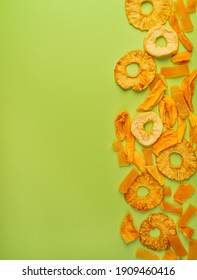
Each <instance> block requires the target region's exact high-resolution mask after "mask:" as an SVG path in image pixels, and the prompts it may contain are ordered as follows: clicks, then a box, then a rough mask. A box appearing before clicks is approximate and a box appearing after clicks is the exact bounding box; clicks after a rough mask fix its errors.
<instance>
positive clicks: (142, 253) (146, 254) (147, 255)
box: [135, 248, 159, 260]
mask: <svg viewBox="0 0 197 280" xmlns="http://www.w3.org/2000/svg"><path fill="white" fill-rule="evenodd" d="M135 255H136V257H137V258H139V259H143V260H159V257H158V256H157V255H156V254H154V253H152V252H150V251H148V250H146V249H143V248H138V249H137V251H136V254H135Z"/></svg>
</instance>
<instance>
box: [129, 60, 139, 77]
mask: <svg viewBox="0 0 197 280" xmlns="http://www.w3.org/2000/svg"><path fill="white" fill-rule="evenodd" d="M126 71H127V73H128V75H129V76H130V77H132V78H135V77H137V76H138V75H139V74H140V72H141V71H140V66H139V64H138V63H137V62H132V63H130V64H129V65H127V67H126Z"/></svg>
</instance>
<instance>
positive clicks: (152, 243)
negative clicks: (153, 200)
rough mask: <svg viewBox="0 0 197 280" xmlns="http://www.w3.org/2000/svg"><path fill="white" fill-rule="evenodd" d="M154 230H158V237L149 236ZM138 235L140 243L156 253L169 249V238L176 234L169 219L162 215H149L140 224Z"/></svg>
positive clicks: (173, 225)
mask: <svg viewBox="0 0 197 280" xmlns="http://www.w3.org/2000/svg"><path fill="white" fill-rule="evenodd" d="M155 228H158V229H159V230H160V235H159V236H158V237H152V236H151V235H150V231H151V230H153V229H155ZM139 234H140V242H141V243H142V244H143V245H144V246H146V247H148V248H150V249H152V250H157V251H161V250H166V249H168V248H169V247H170V241H169V238H170V237H173V236H175V235H176V234H177V232H176V225H175V223H174V221H173V220H172V219H171V218H169V217H168V216H166V215H164V214H162V213H158V214H150V215H149V216H148V218H147V219H146V220H144V221H143V222H142V224H141V226H140V230H139Z"/></svg>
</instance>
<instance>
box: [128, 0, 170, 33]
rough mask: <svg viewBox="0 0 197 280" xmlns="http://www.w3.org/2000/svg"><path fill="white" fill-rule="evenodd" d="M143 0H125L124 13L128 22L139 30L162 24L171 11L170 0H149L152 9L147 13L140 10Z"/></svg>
mask: <svg viewBox="0 0 197 280" xmlns="http://www.w3.org/2000/svg"><path fill="white" fill-rule="evenodd" d="M144 2H146V1H145V0H139V1H138V0H126V15H127V17H128V20H129V22H130V23H131V24H132V25H133V26H135V27H136V28H138V29H140V30H149V29H150V28H152V27H154V26H155V25H162V24H164V23H165V22H166V21H167V19H168V17H169V15H170V13H171V11H172V1H171V0H159V1H156V0H149V1H148V2H150V3H151V4H152V6H153V8H152V11H151V12H150V13H149V14H143V13H142V10H141V5H142V3H144Z"/></svg>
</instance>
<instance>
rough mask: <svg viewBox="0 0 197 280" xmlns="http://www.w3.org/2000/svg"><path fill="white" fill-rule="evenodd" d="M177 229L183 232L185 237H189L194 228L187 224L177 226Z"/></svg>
mask: <svg viewBox="0 0 197 280" xmlns="http://www.w3.org/2000/svg"><path fill="white" fill-rule="evenodd" d="M178 229H179V230H180V231H181V232H182V233H183V235H184V236H185V237H187V238H188V239H191V238H192V236H193V234H194V229H193V228H191V227H189V226H184V227H178Z"/></svg>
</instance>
